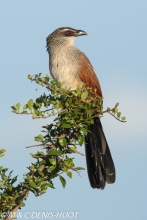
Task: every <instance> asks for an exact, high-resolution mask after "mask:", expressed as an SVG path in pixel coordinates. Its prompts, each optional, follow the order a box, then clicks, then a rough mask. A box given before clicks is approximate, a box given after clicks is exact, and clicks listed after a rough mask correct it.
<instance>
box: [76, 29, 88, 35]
mask: <svg viewBox="0 0 147 220" xmlns="http://www.w3.org/2000/svg"><path fill="white" fill-rule="evenodd" d="M82 35H87V33H86V32H85V31H82V30H77V36H82Z"/></svg>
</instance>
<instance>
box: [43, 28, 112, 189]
mask: <svg viewBox="0 0 147 220" xmlns="http://www.w3.org/2000/svg"><path fill="white" fill-rule="evenodd" d="M83 35H87V33H86V32H85V31H83V30H77V29H74V28H71V27H61V28H58V29H56V30H55V31H53V32H52V33H51V34H50V35H49V36H48V37H47V38H46V48H47V51H48V53H49V70H50V74H51V76H52V77H53V79H54V80H55V81H57V82H60V83H62V84H63V86H64V87H65V88H67V89H71V90H76V89H77V87H79V86H80V85H81V84H83V83H84V84H85V85H86V87H90V88H92V89H96V95H97V96H100V97H102V90H101V86H100V83H99V80H98V78H97V76H96V73H95V71H94V68H93V66H92V64H91V62H90V60H89V59H88V57H87V56H86V55H85V54H84V53H83V52H82V51H81V50H80V49H78V48H77V47H76V46H75V45H74V42H75V39H76V38H77V37H79V36H83ZM88 130H89V132H88V134H87V135H86V136H85V155H86V164H87V172H88V177H89V182H90V185H91V187H92V188H97V189H104V188H105V185H106V183H108V184H111V183H114V182H115V179H116V172H115V166H114V162H113V159H112V156H111V152H110V149H109V146H108V143H107V140H106V137H105V134H104V131H103V128H102V124H101V121H100V118H99V117H96V118H94V123H93V124H91V125H90V126H89V128H88Z"/></svg>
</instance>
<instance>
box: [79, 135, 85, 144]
mask: <svg viewBox="0 0 147 220" xmlns="http://www.w3.org/2000/svg"><path fill="white" fill-rule="evenodd" d="M78 142H79V145H82V144H83V142H84V137H83V136H82V135H79V137H78Z"/></svg>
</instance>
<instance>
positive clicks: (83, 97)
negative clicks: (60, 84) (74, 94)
mask: <svg viewBox="0 0 147 220" xmlns="http://www.w3.org/2000/svg"><path fill="white" fill-rule="evenodd" d="M87 96H88V92H87V91H84V92H82V94H81V99H82V101H84V100H85V99H86V98H87Z"/></svg>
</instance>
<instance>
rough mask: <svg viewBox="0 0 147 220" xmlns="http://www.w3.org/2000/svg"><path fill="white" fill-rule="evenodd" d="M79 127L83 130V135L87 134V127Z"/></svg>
mask: <svg viewBox="0 0 147 220" xmlns="http://www.w3.org/2000/svg"><path fill="white" fill-rule="evenodd" d="M80 129H81V131H83V133H84V134H85V135H87V134H88V131H87V129H86V128H83V127H81V128H80Z"/></svg>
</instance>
